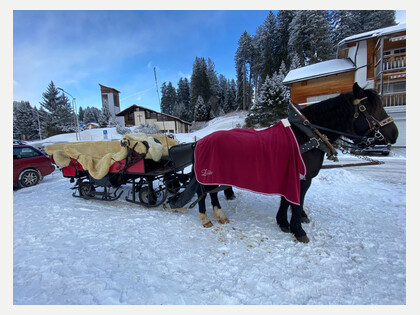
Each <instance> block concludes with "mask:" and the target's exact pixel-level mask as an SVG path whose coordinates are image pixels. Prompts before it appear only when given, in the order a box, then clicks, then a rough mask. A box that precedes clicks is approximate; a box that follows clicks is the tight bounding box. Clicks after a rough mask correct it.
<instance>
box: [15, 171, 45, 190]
mask: <svg viewBox="0 0 420 315" xmlns="http://www.w3.org/2000/svg"><path fill="white" fill-rule="evenodd" d="M40 180H41V176H39V173H38V171H37V170H24V171H23V172H22V173H20V174H19V186H20V187H29V186H34V185H36V184H38V183H39V181H40Z"/></svg>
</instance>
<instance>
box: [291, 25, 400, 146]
mask: <svg viewBox="0 0 420 315" xmlns="http://www.w3.org/2000/svg"><path fill="white" fill-rule="evenodd" d="M354 82H357V83H358V84H359V85H360V86H361V87H363V88H371V89H375V90H376V91H378V93H379V94H380V95H381V97H382V101H383V104H384V106H385V109H386V111H387V112H388V114H389V115H391V116H392V117H393V118H394V119H395V122H396V124H397V126H398V129H399V133H400V135H399V138H398V141H397V143H396V145H398V146H405V145H406V138H405V131H406V25H405V24H399V25H395V26H391V27H386V28H383V29H378V30H374V31H370V32H366V33H362V34H356V35H353V36H349V37H347V38H345V39H343V40H342V41H341V42H340V43H339V44H338V49H337V59H333V60H328V61H324V62H320V63H317V64H313V65H309V66H306V67H302V68H298V69H294V70H291V71H290V72H289V73H288V74H287V76H286V77H285V79H284V81H283V83H284V84H286V85H289V86H290V93H291V100H292V102H294V103H298V104H301V105H303V106H307V105H310V104H311V103H313V102H318V101H321V100H324V99H327V98H330V97H334V96H336V95H338V94H340V93H344V92H347V91H351V90H352V86H353V83H354Z"/></svg>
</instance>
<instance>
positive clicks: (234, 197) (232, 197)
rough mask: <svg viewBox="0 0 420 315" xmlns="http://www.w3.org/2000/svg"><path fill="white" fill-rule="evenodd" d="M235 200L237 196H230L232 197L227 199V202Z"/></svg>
mask: <svg viewBox="0 0 420 315" xmlns="http://www.w3.org/2000/svg"><path fill="white" fill-rule="evenodd" d="M235 199H236V196H235V195H233V196H230V197H226V200H235Z"/></svg>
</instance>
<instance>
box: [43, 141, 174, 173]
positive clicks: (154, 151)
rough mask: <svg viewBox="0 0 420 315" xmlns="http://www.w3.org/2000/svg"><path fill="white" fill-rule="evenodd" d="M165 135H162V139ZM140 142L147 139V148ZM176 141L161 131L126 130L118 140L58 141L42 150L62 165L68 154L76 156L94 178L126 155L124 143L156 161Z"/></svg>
mask: <svg viewBox="0 0 420 315" xmlns="http://www.w3.org/2000/svg"><path fill="white" fill-rule="evenodd" d="M165 138H166V139H165ZM143 142H147V144H148V146H149V149H147V147H146V145H145V144H144V143H143ZM176 144H178V142H176V141H175V140H173V139H171V138H169V137H167V136H165V135H163V134H154V135H147V134H141V133H138V134H129V135H125V136H124V137H123V138H122V140H121V141H89V142H69V143H58V144H53V145H49V146H46V147H45V152H47V154H48V155H50V156H52V157H53V158H54V161H55V164H57V165H58V166H59V167H61V168H63V167H66V166H68V165H70V161H71V158H73V159H76V160H77V161H78V162H79V163H80V164H81V165H82V166H83V168H84V169H85V170H87V171H88V172H89V174H90V175H91V176H92V177H93V178H95V179H101V178H103V177H104V176H105V175H106V174H108V171H109V168H110V167H111V165H112V164H113V163H115V162H116V161H121V160H123V159H125V158H126V157H127V153H128V149H127V148H128V147H130V148H131V149H133V148H134V151H136V152H137V153H140V154H145V153H146V156H145V158H146V159H152V160H154V161H156V162H157V161H159V160H160V159H161V158H162V156H167V155H168V154H169V153H168V147H169V148H170V147H172V146H173V145H176Z"/></svg>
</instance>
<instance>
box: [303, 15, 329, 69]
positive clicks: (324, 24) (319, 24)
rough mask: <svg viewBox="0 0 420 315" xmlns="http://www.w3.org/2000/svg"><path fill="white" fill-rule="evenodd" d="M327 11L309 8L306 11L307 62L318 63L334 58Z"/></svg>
mask: <svg viewBox="0 0 420 315" xmlns="http://www.w3.org/2000/svg"><path fill="white" fill-rule="evenodd" d="M328 23H329V20H328V11H323V10H310V11H308V12H307V27H306V31H307V33H308V34H309V36H308V42H309V45H308V51H307V59H308V63H309V64H314V63H318V62H321V61H325V60H330V59H332V58H334V48H333V44H332V41H331V32H330V28H329V24H328Z"/></svg>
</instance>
